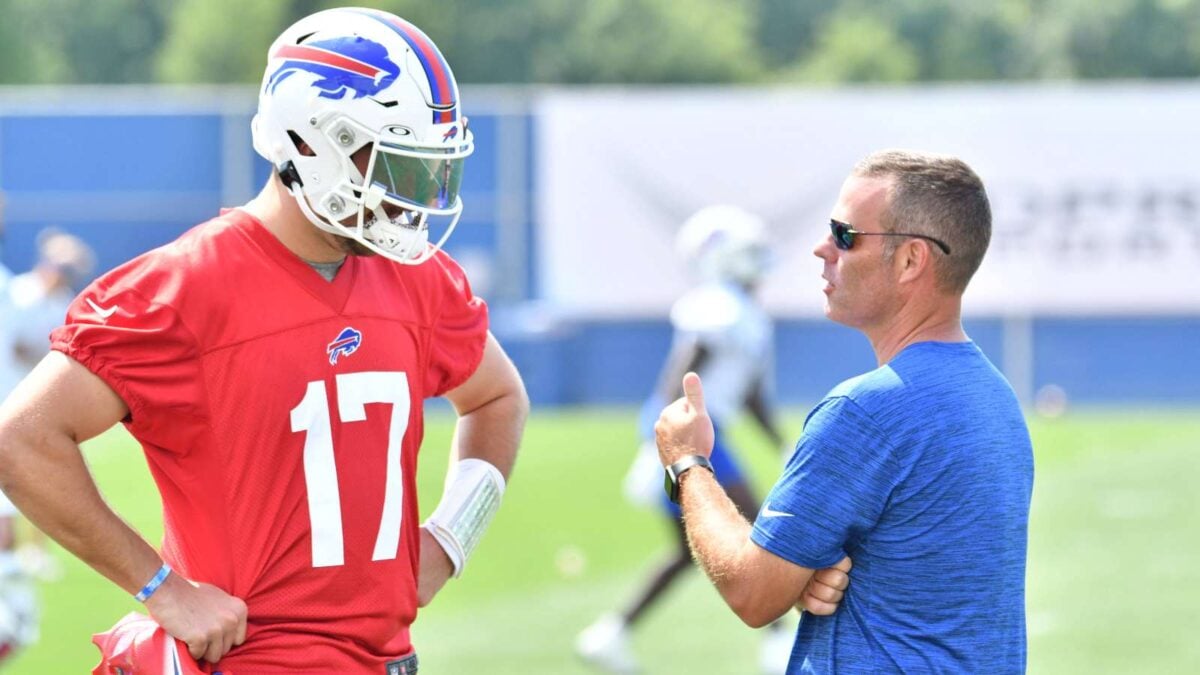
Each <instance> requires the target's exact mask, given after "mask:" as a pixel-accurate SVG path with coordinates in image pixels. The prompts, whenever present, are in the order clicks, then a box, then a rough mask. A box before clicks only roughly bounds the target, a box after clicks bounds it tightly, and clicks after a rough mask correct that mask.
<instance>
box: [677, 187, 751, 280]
mask: <svg viewBox="0 0 1200 675" xmlns="http://www.w3.org/2000/svg"><path fill="white" fill-rule="evenodd" d="M675 245H676V249H677V250H678V252H679V255H680V257H681V258H683V259H684V260H685V261H686V262H687V264H688V266H689V267H690V268H691V269H692V271H693V273H694V274H696V275H697V276H698V277H699V278H700V279H701V280H702V281H724V282H731V283H738V284H752V283H755V282H757V281H758V280H760V279H761V278H762V276H763V275H764V274H765V273H766V272H767V270H768V269H770V265H771V259H770V254H769V250H768V248H767V233H766V226H765V225H764V224H763V221H762V220H761V219H760V218H758V217H757V216H755V215H754V214H752V213H750V212H748V211H746V210H745V209H742V208H740V207H737V206H732V205H728V204H718V205H714V206H706V207H704V208H702V209H700V210H699V211H697V212H696V213H694V214H693V215H692V216H691V217H690V218H688V219H687V220H686V221H684V223H683V225H682V226H681V227H680V228H679V233H678V234H677V235H676V239H675Z"/></svg>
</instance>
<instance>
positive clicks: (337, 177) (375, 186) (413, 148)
mask: <svg viewBox="0 0 1200 675" xmlns="http://www.w3.org/2000/svg"><path fill="white" fill-rule="evenodd" d="M253 133H254V147H255V149H256V150H257V151H258V153H259V154H260V155H262V156H263V157H265V158H266V159H267V160H269V161H271V162H272V163H273V164H274V165H275V166H276V168H277V170H278V171H279V175H280V178H281V180H282V181H283V184H284V185H285V187H286V188H287V189H288V191H289V192H290V193H291V194H292V196H293V197H294V198H295V199H296V202H297V204H298V205H299V206H300V209H301V211H302V212H304V215H305V216H306V217H307V218H308V219H309V220H310V221H311V222H312V223H313V224H314V225H315V226H317V227H318V228H320V229H322V230H325V231H327V232H331V233H333V234H336V235H339V236H343V237H348V238H351V239H354V240H356V241H358V242H359V243H360V244H362V245H363V246H365V247H366V248H368V249H370V250H372V251H374V252H376V253H379V254H380V255H383V256H386V257H388V258H391V259H393V260H396V261H398V262H401V263H405V264H419V263H421V262H423V261H425V260H427V259H428V258H429V257H430V256H432V255H433V254H434V253H436V251H437V250H438V249H440V248H441V246H442V245H443V244H444V243H445V241H446V239H447V238H448V237H449V235H450V234H451V232H452V231H453V230H454V227H455V225H456V224H457V222H458V218H459V216H460V215H461V213H462V199H461V197H460V196H459V187H460V186H461V182H462V171H463V162H464V161H465V159H466V157H467V156H468V155H470V154H471V152H472V151H473V150H474V142H473V137H472V134H471V132H470V129H469V128H468V126H467V121H466V118H465V117H463V116H462V115H461V114H460V111H459V100H458V88H457V84H456V83H455V81H454V76H453V74H452V73H451V71H450V69H449V66H448V65H447V64H446V63H445V60H444V59H443V58H442V56H441V53H440V52H438V51H437V47H436V46H435V45H434V44H433V42H432V41H430V40H429V38H428V37H426V36H425V35H424V33H421V31H420V30H418V29H417V28H416V27H415V26H412V25H411V24H409V23H407V22H405V21H403V20H402V19H399V18H398V17H395V16H393V15H391V14H388V13H386V12H381V11H376V10H367V9H356V8H343V9H333V10H327V11H323V12H318V13H316V14H313V15H311V16H309V17H306V18H304V19H301V20H300V21H298V22H297V23H296V24H294V25H293V26H291V27H290V28H288V29H287V30H285V31H284V32H283V34H282V35H280V37H279V38H278V39H277V40H276V41H275V43H274V44H272V45H271V49H270V53H269V58H268V63H267V68H266V71H265V73H264V76H263V88H262V90H261V92H260V97H259V107H258V114H257V115H255V118H254V122H253ZM364 149H365V151H366V152H369V155H368V158H367V160H366V162H365V165H363V164H362V163H361V162H362V155H358V156H357V157H356V154H358V153H360V152H363V151H364ZM356 159H358V160H359V163H357V164H356V162H355V160H356ZM368 178H369V180H368ZM431 219H436V221H437V222H438V223H439V224H444V225H442V226H443V228H444V229H442V235H441V237H440V238H439V239H438V240H437V241H436V242H433V243H431V242H430V241H429V226H430V224H431Z"/></svg>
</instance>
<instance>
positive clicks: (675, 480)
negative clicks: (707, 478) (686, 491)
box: [663, 455, 716, 504]
mask: <svg viewBox="0 0 1200 675" xmlns="http://www.w3.org/2000/svg"><path fill="white" fill-rule="evenodd" d="M697 466H702V467H704V468H705V469H708V471H709V473H712V474H714V475H715V474H716V472H715V471H713V467H712V462H710V461H708V458H707V457H705V456H703V455H687V456H685V457H684V458H683V459H680V460H679V461H678V462H675V463H674V464H672V465H671V466H668V467H667V470H666V479H665V480H664V481H663V488H664V489H665V490H666V491H667V497H669V498H670V499H671V501H673V502H675V503H676V504H678V503H679V477H680V476H682V475H683V474H684V472H685V471H687V470H688V469H691V468H694V467H697Z"/></svg>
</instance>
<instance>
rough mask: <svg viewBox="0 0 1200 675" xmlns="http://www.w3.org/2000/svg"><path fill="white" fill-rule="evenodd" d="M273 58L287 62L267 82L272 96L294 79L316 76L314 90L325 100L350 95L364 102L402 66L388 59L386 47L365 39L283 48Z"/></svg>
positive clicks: (323, 41) (312, 43) (397, 74)
mask: <svg viewBox="0 0 1200 675" xmlns="http://www.w3.org/2000/svg"><path fill="white" fill-rule="evenodd" d="M271 57H272V58H275V59H285V61H284V62H283V63H282V64H280V65H279V67H278V68H276V69H275V72H274V73H272V74H271V77H269V78H267V85H266V89H267V92H268V93H274V92H275V87H278V86H279V83H280V82H283V81H284V80H286V79H287V78H289V77H291V76H292V75H294V74H296V73H299V72H306V73H311V74H312V75H315V76H316V78H317V79H316V80H315V81H314V82H313V83H312V86H314V87H316V88H317V89H320V90H321V94H320V95H321V96H322V97H324V98H332V99H341V98H345V96H346V93H347V92H353V94H354V96H353V97H354V98H362V97H364V96H374V95H375V94H378V93H379V92H381V91H383V90H384V89H386V88H387V87H388V86H389V85H391V83H392V82H394V81H395V80H396V77H398V76H399V75H400V66H398V65H396V64H395V63H393V62H392V60H391V59H390V58H389V57H388V52H387V48H386V47H384V46H383V45H381V44H379V43H378V42H372V41H371V40H368V39H366V38H361V37H340V38H333V39H329V40H317V41H314V42H310V43H308V44H302V45H283V46H282V47H280V48H279V49H278V50H277V51H276V52H275V53H274V54H272V55H271Z"/></svg>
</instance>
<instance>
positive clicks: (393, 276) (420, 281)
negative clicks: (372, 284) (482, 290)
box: [361, 251, 473, 303]
mask: <svg viewBox="0 0 1200 675" xmlns="http://www.w3.org/2000/svg"><path fill="white" fill-rule="evenodd" d="M361 262H362V263H363V265H364V266H365V267H367V268H368V269H370V270H371V274H373V275H379V276H383V277H387V278H388V279H389V280H390V281H391V282H392V283H393V287H394V288H396V289H398V290H401V291H402V292H403V293H405V295H407V296H408V297H410V298H412V300H413V301H414V302H420V303H426V302H434V303H437V302H440V301H441V299H443V298H446V297H463V296H466V297H472V295H473V291H472V290H471V284H470V281H468V279H467V273H466V272H465V271H464V270H463V268H462V265H460V264H459V263H458V261H456V260H455V259H454V258H453V257H452V256H451V255H450V254H449V253H447V252H445V251H438V252H437V253H435V254H433V255H432V256H431V257H430V258H429V259H428V260H426V261H424V262H422V263H420V264H419V265H405V264H402V263H398V262H395V261H394V260H389V259H387V258H385V257H383V256H371V257H368V258H363V259H361Z"/></svg>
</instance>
